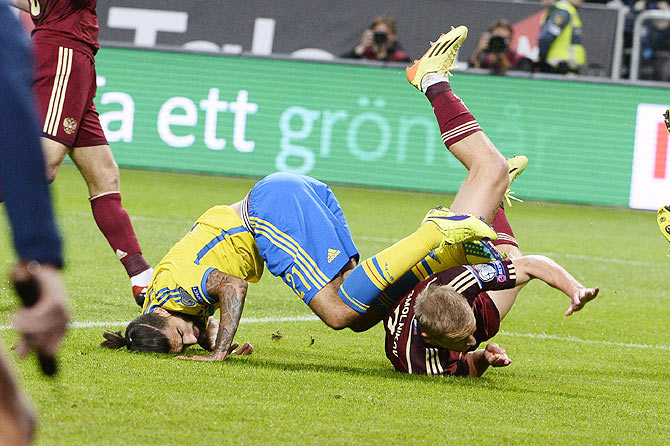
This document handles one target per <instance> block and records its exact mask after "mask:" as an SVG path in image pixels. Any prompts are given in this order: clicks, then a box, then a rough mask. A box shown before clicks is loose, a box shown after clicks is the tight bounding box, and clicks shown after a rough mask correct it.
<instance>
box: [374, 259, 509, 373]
mask: <svg viewBox="0 0 670 446" xmlns="http://www.w3.org/2000/svg"><path fill="white" fill-rule="evenodd" d="M431 283H436V284H437V285H448V286H450V287H452V288H453V289H455V290H456V291H457V292H458V293H460V294H462V295H463V296H464V297H465V298H466V299H468V300H469V301H470V302H471V303H472V309H473V312H474V314H475V319H476V321H477V324H476V328H475V332H474V337H475V339H476V340H477V345H479V343H481V342H484V341H487V340H489V339H491V338H492V337H493V336H495V335H496V333H498V330H499V328H500V314H499V313H498V309H497V308H496V306H495V304H494V303H493V301H492V300H491V298H490V297H489V295H488V294H487V293H486V291H493V290H505V289H509V288H514V287H515V286H516V272H515V270H514V264H513V263H512V261H511V260H502V261H500V260H495V261H493V262H490V263H481V264H478V265H464V266H458V267H455V268H451V269H448V270H446V271H442V272H441V273H438V274H436V275H434V276H432V277H429V278H428V279H426V280H424V281H423V282H421V283H419V284H418V285H417V286H415V287H414V288H413V289H412V291H410V292H409V293H407V295H405V297H404V298H402V299H400V301H399V302H398V303H396V305H395V306H394V307H393V308H392V309H391V311H390V312H389V313H388V314H387V315H386V317H385V318H384V329H385V330H386V357H388V359H389V360H390V361H391V363H392V364H393V367H395V369H396V370H398V371H400V372H405V373H414V374H416V375H467V374H468V365H467V362H466V361H465V357H464V354H463V353H461V352H456V351H453V350H447V349H445V348H442V347H438V346H436V345H432V344H428V343H427V342H425V341H424V340H423V337H422V336H421V330H420V329H419V327H418V324H417V322H416V319H415V318H414V301H415V299H416V296H417V295H418V294H419V293H420V292H421V291H423V290H424V289H425V288H426V287H427V286H428V285H429V284H431ZM477 345H475V346H474V347H473V348H472V349H471V350H474V349H476V348H477Z"/></svg>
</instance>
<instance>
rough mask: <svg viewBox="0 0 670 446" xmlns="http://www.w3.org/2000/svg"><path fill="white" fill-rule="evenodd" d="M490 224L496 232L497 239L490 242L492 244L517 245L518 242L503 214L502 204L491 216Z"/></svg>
mask: <svg viewBox="0 0 670 446" xmlns="http://www.w3.org/2000/svg"><path fill="white" fill-rule="evenodd" d="M491 225H492V226H493V230H494V231H496V232H497V233H498V240H494V241H493V242H492V243H493V246H500V245H512V246H516V247H517V248H518V247H519V243H518V242H517V241H516V237H514V231H512V226H511V225H510V224H509V221H508V220H507V216H506V215H505V209H504V208H503V207H502V206H501V207H500V208H498V212H496V215H495V216H494V217H493V222H492V223H491Z"/></svg>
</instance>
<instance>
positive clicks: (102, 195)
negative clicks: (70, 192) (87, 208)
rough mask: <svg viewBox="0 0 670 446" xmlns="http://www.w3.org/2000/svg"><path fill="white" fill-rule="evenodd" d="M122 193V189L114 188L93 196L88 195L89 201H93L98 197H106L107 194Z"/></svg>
mask: <svg viewBox="0 0 670 446" xmlns="http://www.w3.org/2000/svg"><path fill="white" fill-rule="evenodd" d="M120 193H121V191H120V190H113V191H111V192H103V193H101V194H98V195H93V196H92V197H88V201H93V200H95V199H96V198H100V197H104V196H105V195H111V194H120Z"/></svg>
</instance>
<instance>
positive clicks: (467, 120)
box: [426, 82, 481, 148]
mask: <svg viewBox="0 0 670 446" xmlns="http://www.w3.org/2000/svg"><path fill="white" fill-rule="evenodd" d="M426 96H427V97H428V100H429V101H430V104H431V105H432V106H433V112H434V113H435V117H436V118H437V123H438V124H439V126H440V132H441V133H442V141H444V145H446V146H447V148H449V146H450V145H452V144H454V143H457V142H458V141H460V140H461V139H463V138H465V137H466V136H470V135H472V134H473V133H475V132H478V131H480V130H481V127H479V124H478V123H477V120H476V119H475V117H474V116H472V113H470V110H468V108H467V107H466V106H465V104H464V103H463V101H462V100H461V98H459V97H458V96H456V94H455V93H454V92H453V91H452V89H451V85H450V84H449V82H438V83H437V84H433V85H431V86H430V87H428V89H427V90H426Z"/></svg>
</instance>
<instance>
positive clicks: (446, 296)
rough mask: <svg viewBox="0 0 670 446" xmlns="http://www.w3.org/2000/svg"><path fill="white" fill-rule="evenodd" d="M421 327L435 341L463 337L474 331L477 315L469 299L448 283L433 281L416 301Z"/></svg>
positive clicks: (415, 305)
mask: <svg viewBox="0 0 670 446" xmlns="http://www.w3.org/2000/svg"><path fill="white" fill-rule="evenodd" d="M414 315H415V317H416V321H417V323H418V324H419V328H420V329H421V331H423V332H424V333H425V334H426V335H428V337H430V338H431V339H432V340H433V341H435V342H438V343H439V342H440V341H443V340H456V339H463V338H465V337H466V336H468V335H470V334H472V331H473V329H474V327H475V324H476V320H475V314H474V313H473V311H472V307H471V306H470V303H469V302H468V300H467V299H466V298H465V297H463V295H462V294H460V293H457V292H456V291H455V290H454V289H453V288H451V287H450V286H447V285H435V284H434V283H431V284H430V285H428V286H427V287H426V288H425V289H424V290H423V291H421V293H419V295H418V296H416V301H415V303H414Z"/></svg>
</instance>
